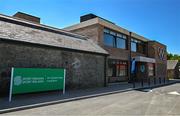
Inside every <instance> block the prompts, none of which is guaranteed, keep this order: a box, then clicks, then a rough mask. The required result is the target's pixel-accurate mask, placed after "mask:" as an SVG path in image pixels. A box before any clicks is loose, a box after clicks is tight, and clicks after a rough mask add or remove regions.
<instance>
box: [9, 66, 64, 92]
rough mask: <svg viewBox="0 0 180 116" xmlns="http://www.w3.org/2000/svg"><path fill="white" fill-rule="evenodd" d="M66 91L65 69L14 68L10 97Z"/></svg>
mask: <svg viewBox="0 0 180 116" xmlns="http://www.w3.org/2000/svg"><path fill="white" fill-rule="evenodd" d="M64 89H65V69H50V68H12V74H11V89H10V96H11V95H12V94H21V93H30V92H40V91H50V90H63V93H64Z"/></svg>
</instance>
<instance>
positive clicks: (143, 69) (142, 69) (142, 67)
mask: <svg viewBox="0 0 180 116" xmlns="http://www.w3.org/2000/svg"><path fill="white" fill-rule="evenodd" d="M140 70H141V72H142V73H143V72H144V71H145V66H144V65H141V66H140Z"/></svg>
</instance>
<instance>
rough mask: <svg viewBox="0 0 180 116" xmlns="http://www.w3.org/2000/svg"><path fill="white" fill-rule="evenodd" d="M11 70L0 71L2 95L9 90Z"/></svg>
mask: <svg viewBox="0 0 180 116" xmlns="http://www.w3.org/2000/svg"><path fill="white" fill-rule="evenodd" d="M10 77H11V70H10V69H8V70H6V71H3V72H1V73H0V96H5V95H7V94H8V92H9V86H10V84H9V83H10Z"/></svg>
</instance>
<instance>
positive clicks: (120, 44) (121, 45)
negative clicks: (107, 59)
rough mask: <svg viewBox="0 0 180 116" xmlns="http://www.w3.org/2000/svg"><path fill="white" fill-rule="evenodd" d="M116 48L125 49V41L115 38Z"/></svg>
mask: <svg viewBox="0 0 180 116" xmlns="http://www.w3.org/2000/svg"><path fill="white" fill-rule="evenodd" d="M116 47H117V48H122V49H126V40H125V39H122V38H119V37H117V38H116Z"/></svg>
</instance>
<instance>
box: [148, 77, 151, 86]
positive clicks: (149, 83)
mask: <svg viewBox="0 0 180 116" xmlns="http://www.w3.org/2000/svg"><path fill="white" fill-rule="evenodd" d="M148 85H149V87H150V85H151V80H150V77H148Z"/></svg>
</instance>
